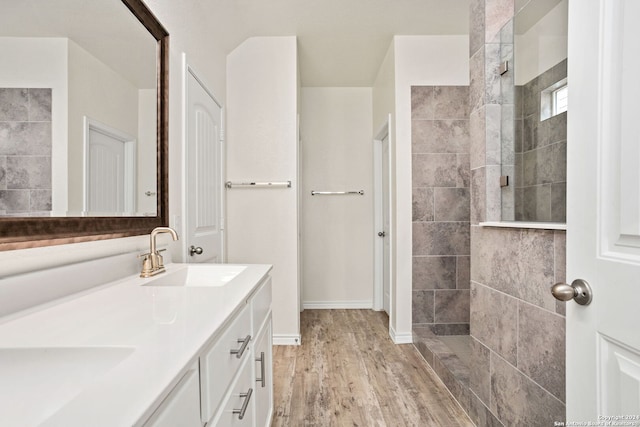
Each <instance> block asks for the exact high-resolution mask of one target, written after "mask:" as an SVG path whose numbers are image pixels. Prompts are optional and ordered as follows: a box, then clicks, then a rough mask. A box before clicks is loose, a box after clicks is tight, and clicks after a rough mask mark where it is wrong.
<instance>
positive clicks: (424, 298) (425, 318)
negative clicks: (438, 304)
mask: <svg viewBox="0 0 640 427" xmlns="http://www.w3.org/2000/svg"><path fill="white" fill-rule="evenodd" d="M433 293H434V291H413V293H412V319H413V320H412V323H418V324H420V323H433V318H434V317H433V301H434V298H433V297H434V296H433Z"/></svg>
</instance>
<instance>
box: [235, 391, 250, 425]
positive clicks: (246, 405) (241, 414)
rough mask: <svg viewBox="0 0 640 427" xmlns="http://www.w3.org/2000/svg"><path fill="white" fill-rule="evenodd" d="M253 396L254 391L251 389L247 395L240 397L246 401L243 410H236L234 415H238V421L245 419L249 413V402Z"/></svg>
mask: <svg viewBox="0 0 640 427" xmlns="http://www.w3.org/2000/svg"><path fill="white" fill-rule="evenodd" d="M252 394H253V389H252V388H250V389H249V391H247V392H246V393H240V397H241V398H243V399H244V402H242V408H240V409H234V410H233V413H234V414H238V419H239V420H241V419H243V418H244V413H245V412H247V408H248V407H249V400H251V395H252Z"/></svg>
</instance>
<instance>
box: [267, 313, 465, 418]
mask: <svg viewBox="0 0 640 427" xmlns="http://www.w3.org/2000/svg"><path fill="white" fill-rule="evenodd" d="M300 326H301V329H302V345H300V346H275V347H274V353H273V363H274V372H273V377H274V381H273V382H274V413H273V420H272V425H273V427H302V426H309V427H325V426H327V427H328V426H331V427H333V426H337V427H342V426H354V427H355V426H360V427H372V426H375V427H387V426H388V427H401V426H407V427H425V426H429V427H458V426H460V427H472V426H473V423H472V422H471V421H470V420H469V418H468V417H467V416H466V414H465V413H464V411H463V410H462V408H460V406H459V405H458V403H457V402H456V401H455V399H454V398H453V397H452V396H451V394H449V392H448V391H447V389H446V388H445V386H444V385H443V384H442V382H440V380H439V379H438V377H437V376H436V374H435V373H434V372H433V370H432V369H431V368H430V367H429V365H427V363H426V362H425V361H424V359H422V357H421V356H420V354H419V353H418V352H417V350H416V349H415V348H414V347H413V345H411V344H403V345H396V344H393V342H392V341H391V339H390V338H389V333H388V317H387V315H386V314H385V313H384V312H375V311H371V310H305V311H304V312H302V314H301V319H300Z"/></svg>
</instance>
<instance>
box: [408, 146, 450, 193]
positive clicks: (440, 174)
mask: <svg viewBox="0 0 640 427" xmlns="http://www.w3.org/2000/svg"><path fill="white" fill-rule="evenodd" d="M457 166H458V160H457V157H456V155H455V154H414V155H413V162H412V175H413V186H414V187H455V186H456V185H457V181H458V173H457Z"/></svg>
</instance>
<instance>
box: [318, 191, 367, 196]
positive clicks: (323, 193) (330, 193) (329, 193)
mask: <svg viewBox="0 0 640 427" xmlns="http://www.w3.org/2000/svg"><path fill="white" fill-rule="evenodd" d="M348 194H359V195H361V196H364V190H359V191H314V190H312V191H311V195H312V196H334V195H335V196H344V195H348Z"/></svg>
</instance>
